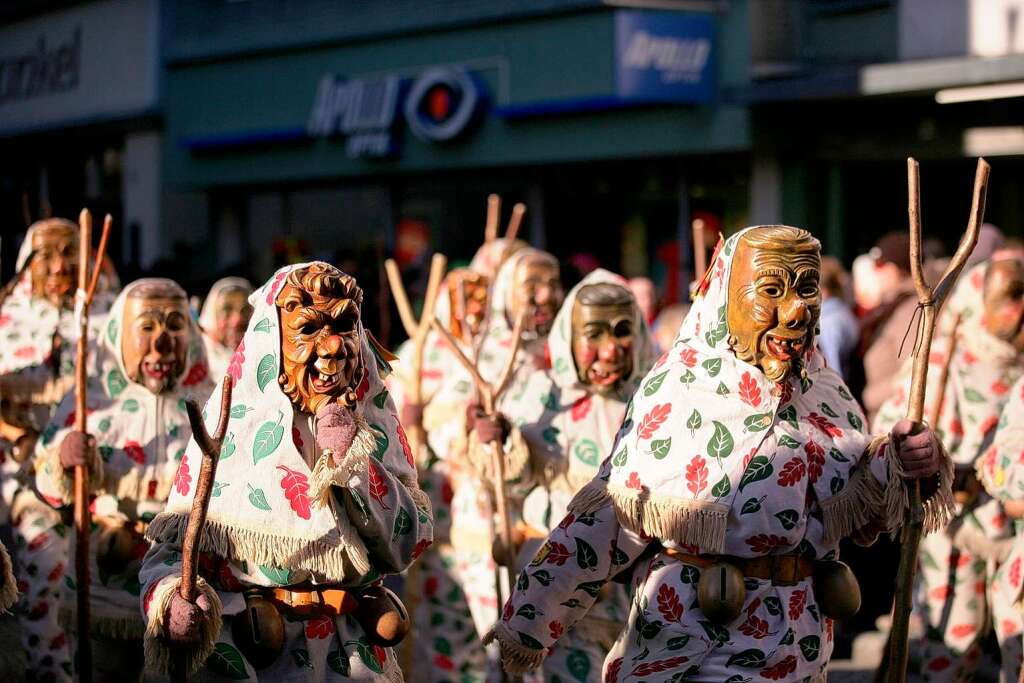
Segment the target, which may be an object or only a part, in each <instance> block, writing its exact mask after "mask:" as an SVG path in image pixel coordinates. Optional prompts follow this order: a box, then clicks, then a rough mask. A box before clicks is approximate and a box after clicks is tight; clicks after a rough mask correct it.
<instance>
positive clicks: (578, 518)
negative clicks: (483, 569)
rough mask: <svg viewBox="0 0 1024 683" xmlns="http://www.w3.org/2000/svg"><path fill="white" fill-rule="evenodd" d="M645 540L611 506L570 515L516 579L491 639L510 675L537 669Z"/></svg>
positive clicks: (635, 557)
mask: <svg viewBox="0 0 1024 683" xmlns="http://www.w3.org/2000/svg"><path fill="white" fill-rule="evenodd" d="M647 546H648V541H645V540H643V539H641V538H640V536H638V535H637V534H634V533H632V532H630V531H627V530H626V529H624V528H622V526H621V525H620V524H619V522H618V520H617V519H616V516H615V510H614V508H613V507H612V504H611V503H610V502H609V503H608V504H606V505H605V506H603V507H601V508H599V509H598V510H596V511H595V512H592V513H587V514H580V515H575V514H572V513H570V514H569V515H568V516H566V518H565V519H564V520H562V523H561V524H559V525H558V527H557V528H556V529H555V530H554V531H552V532H551V534H550V535H549V536H548V540H547V541H546V542H545V543H544V545H543V546H542V547H541V549H540V551H539V552H538V553H537V555H536V557H534V559H533V561H532V562H530V564H529V565H528V566H527V567H526V568H525V569H524V570H523V571H522V572H521V573H520V574H519V578H518V580H517V581H516V589H515V590H514V591H513V592H512V595H511V596H510V597H509V599H508V601H507V602H506V603H505V608H504V610H503V612H502V615H501V621H500V622H498V624H497V625H496V626H495V627H494V630H493V631H492V635H493V637H494V638H495V639H497V641H498V642H499V644H500V646H501V657H502V661H503V663H504V665H505V670H506V671H508V672H509V673H512V674H516V673H525V672H526V671H528V670H530V669H533V668H535V667H537V666H539V665H540V663H541V661H542V660H543V659H544V656H545V654H546V651H547V649H548V648H550V647H551V646H552V645H554V644H555V642H556V641H557V640H558V639H559V638H560V637H561V636H562V635H563V634H565V633H566V632H567V631H568V630H569V629H571V628H572V627H573V625H574V624H575V623H576V622H577V621H579V620H580V619H581V618H582V617H583V616H584V615H585V614H586V613H587V611H588V610H589V609H590V607H591V606H592V605H593V604H594V602H595V601H596V600H597V597H598V595H599V593H600V592H601V588H602V587H603V586H604V585H605V584H606V583H607V582H608V581H609V580H610V579H611V578H612V577H614V576H615V575H616V574H618V573H619V572H621V571H623V570H625V569H626V568H627V567H629V565H631V564H633V562H635V561H636V559H637V558H638V557H639V556H640V555H641V553H643V552H644V550H645V549H646V548H647Z"/></svg>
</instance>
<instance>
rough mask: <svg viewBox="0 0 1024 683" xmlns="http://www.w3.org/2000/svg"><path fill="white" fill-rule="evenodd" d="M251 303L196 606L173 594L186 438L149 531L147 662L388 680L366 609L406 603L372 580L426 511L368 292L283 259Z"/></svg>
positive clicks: (424, 537) (235, 367) (185, 490)
mask: <svg viewBox="0 0 1024 683" xmlns="http://www.w3.org/2000/svg"><path fill="white" fill-rule="evenodd" d="M250 301H251V302H252V304H253V308H254V311H253V319H252V323H251V324H250V326H249V329H248V330H247V331H246V334H245V336H244V337H243V339H242V341H241V343H240V344H239V345H238V348H237V349H236V351H235V354H234V357H233V359H232V361H231V363H230V364H229V366H228V375H229V376H230V377H231V378H232V382H233V390H232V404H233V407H232V410H231V419H230V421H229V423H228V426H227V434H226V437H225V439H224V444H223V446H222V448H221V455H220V460H219V463H218V465H217V478H216V483H215V484H214V489H215V490H214V492H213V494H212V497H211V499H210V505H209V510H208V514H207V517H206V522H205V525H204V527H203V530H202V533H201V536H200V540H199V547H200V551H201V552H202V553H203V557H205V558H206V559H204V561H203V562H202V566H201V567H200V575H199V579H198V591H197V598H196V599H195V600H194V601H188V600H185V599H184V598H182V597H181V595H180V594H179V592H178V587H179V585H180V583H181V571H182V569H181V548H182V543H183V538H184V534H185V528H186V525H187V522H188V517H189V514H190V511H191V508H192V498H193V496H194V495H195V491H196V486H197V482H196V480H195V477H196V474H197V472H198V470H199V465H200V461H201V458H202V456H201V453H200V451H199V447H198V445H197V444H196V443H195V442H194V441H193V442H192V443H191V444H190V445H189V448H188V450H187V451H186V453H185V456H184V458H183V459H182V469H181V470H179V478H178V480H177V483H176V486H175V489H174V492H173V493H172V495H171V498H170V500H169V501H168V503H167V506H166V508H165V509H164V511H163V512H162V513H160V514H159V515H158V516H157V518H156V519H155V520H154V521H153V522H152V524H150V526H149V529H148V532H147V536H148V538H149V539H150V540H152V541H153V543H154V545H153V547H152V548H151V549H150V551H149V553H148V554H147V555H146V558H145V560H144V564H143V569H142V572H141V575H140V578H141V583H142V596H141V604H142V609H143V613H144V614H145V617H146V620H147V622H148V626H147V630H146V659H147V663H148V665H149V667H150V669H151V670H152V671H154V672H155V673H159V674H163V675H166V673H167V671H168V670H169V668H170V666H171V661H172V659H174V658H176V657H180V658H181V659H182V661H183V664H184V667H185V668H186V669H187V670H189V671H192V672H194V671H197V670H199V669H200V668H202V669H203V670H202V672H201V673H200V675H202V676H205V675H208V674H209V675H219V676H226V677H229V678H234V679H242V678H247V679H248V680H266V681H276V680H304V679H308V680H320V681H322V680H363V681H371V680H373V681H376V680H382V679H383V680H395V679H397V678H399V677H400V673H399V672H398V668H397V663H396V661H395V657H394V655H393V654H392V652H391V648H390V647H389V646H388V643H386V642H384V640H383V638H384V634H382V632H379V631H376V630H374V629H375V627H376V625H377V624H378V623H379V620H375V614H376V615H377V616H380V614H381V609H386V610H390V612H389V613H395V612H396V610H399V611H400V606H396V605H395V604H394V603H393V602H392V598H391V597H390V595H389V594H388V593H386V592H385V591H384V589H383V588H381V587H379V585H378V584H379V583H380V581H381V578H382V577H383V576H384V575H387V574H392V573H397V572H400V571H402V570H403V569H405V567H407V566H408V565H409V564H410V563H411V562H412V561H413V560H414V559H416V558H417V557H418V556H419V555H420V554H421V553H422V552H423V551H424V550H426V548H427V547H428V546H429V545H430V542H431V529H432V526H431V522H432V520H431V515H430V505H429V502H428V500H427V498H426V496H425V495H424V494H423V492H421V491H420V489H419V486H418V484H417V478H416V469H415V467H414V463H413V461H412V453H411V451H410V449H409V445H408V441H407V439H406V437H405V432H404V430H403V429H402V427H401V425H400V424H399V422H398V416H397V415H396V413H395V410H394V406H393V404H392V402H391V400H390V398H389V397H388V394H387V391H386V389H385V387H384V384H383V381H382V375H383V374H386V372H387V370H388V365H387V362H386V361H385V360H384V358H383V356H382V355H381V351H380V349H379V347H378V346H377V345H376V343H375V342H374V341H373V340H372V337H371V336H370V334H369V333H368V332H367V331H365V330H364V329H363V326H362V322H361V316H360V307H361V304H362V290H361V289H360V288H359V286H358V285H357V284H356V281H355V279H354V278H352V277H350V276H348V275H346V274H344V273H342V272H341V271H339V270H338V269H337V268H335V267H333V266H331V265H329V264H326V263H322V262H313V263H306V264H297V265H293V266H286V267H284V268H282V269H281V270H279V271H278V272H277V273H276V274H275V276H274V277H272V278H271V279H270V280H269V281H268V282H266V283H265V284H264V285H263V286H262V287H260V288H259V289H257V290H256V291H255V292H254V293H253V295H252V296H251V297H250ZM220 391H221V389H218V390H216V391H215V392H214V394H213V395H212V396H211V397H210V399H209V402H208V403H207V408H206V410H207V412H208V413H216V412H217V411H218V410H219V406H220V402H221V396H220ZM186 466H187V467H188V468H189V469H188V470H187V474H188V476H183V475H181V474H180V473H181V472H182V471H185V470H184V468H185V467H186ZM382 606H383V607H382ZM375 610H376V612H375ZM296 653H301V654H296ZM211 654H213V655H214V656H212V657H211V656H210V655H211Z"/></svg>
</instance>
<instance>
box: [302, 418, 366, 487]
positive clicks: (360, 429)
mask: <svg viewBox="0 0 1024 683" xmlns="http://www.w3.org/2000/svg"><path fill="white" fill-rule="evenodd" d="M355 420H356V435H355V437H354V438H353V439H352V443H351V444H350V445H349V447H348V452H347V453H345V456H344V458H342V459H341V464H340V465H335V464H334V455H335V454H334V453H332V452H330V451H324V452H323V453H321V455H320V457H319V458H317V461H316V464H315V465H313V472H312V473H311V474H310V476H309V495H310V497H311V498H312V499H313V500H314V501H316V504H317V505H319V506H320V507H327V506H328V505H329V504H330V501H331V486H348V483H349V481H350V480H351V479H352V477H355V476H358V475H360V474H363V473H364V472H366V466H367V465H366V463H367V460H368V459H369V458H370V456H371V455H372V454H373V452H374V451H375V450H376V448H377V441H376V439H375V438H374V436H373V430H371V429H370V427H369V425H367V424H366V420H365V419H363V417H362V415H358V414H357V415H355Z"/></svg>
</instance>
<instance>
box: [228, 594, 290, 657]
mask: <svg viewBox="0 0 1024 683" xmlns="http://www.w3.org/2000/svg"><path fill="white" fill-rule="evenodd" d="M231 637H232V638H233V639H234V641H235V645H237V646H238V649H239V650H241V651H242V654H244V655H245V658H246V659H247V660H249V663H250V664H252V665H253V667H255V668H256V669H265V668H266V667H268V666H270V665H271V664H273V663H274V662H276V661H277V658H278V657H280V656H281V652H283V651H284V620H283V619H282V618H281V613H280V612H279V611H278V610H277V607H276V606H275V605H274V604H273V603H272V602H270V601H269V600H267V599H266V598H264V597H263V596H261V595H259V594H258V593H255V594H252V595H249V594H247V595H246V596H245V610H243V611H242V613H241V614H238V615H235V616H234V617H232V618H231Z"/></svg>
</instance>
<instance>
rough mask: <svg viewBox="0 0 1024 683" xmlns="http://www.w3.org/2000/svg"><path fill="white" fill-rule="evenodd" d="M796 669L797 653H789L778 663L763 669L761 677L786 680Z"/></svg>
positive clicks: (771, 679)
mask: <svg viewBox="0 0 1024 683" xmlns="http://www.w3.org/2000/svg"><path fill="white" fill-rule="evenodd" d="M794 671H796V655H788V656H787V657H786V658H785V659H783V660H782V661H781V662H779V663H778V664H775V665H773V666H769V667H767V668H765V669H761V678H767V679H768V680H770V681H781V680H785V678H786V677H787V676H789V675H790V674H791V673H793V672H794Z"/></svg>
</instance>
